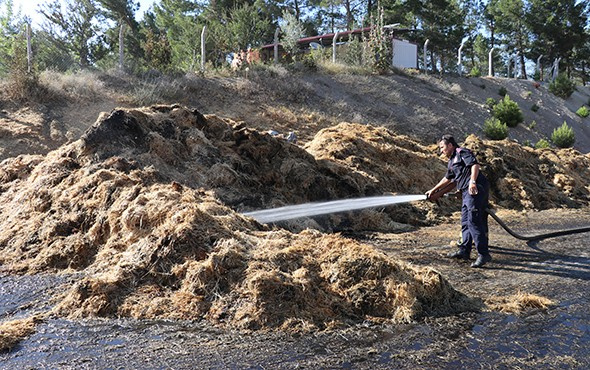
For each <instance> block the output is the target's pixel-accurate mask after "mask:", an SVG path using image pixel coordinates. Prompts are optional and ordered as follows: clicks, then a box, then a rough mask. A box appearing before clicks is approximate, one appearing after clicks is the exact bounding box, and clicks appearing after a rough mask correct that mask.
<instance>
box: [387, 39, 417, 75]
mask: <svg viewBox="0 0 590 370" xmlns="http://www.w3.org/2000/svg"><path fill="white" fill-rule="evenodd" d="M391 63H392V65H393V66H394V67H397V68H418V45H416V44H414V43H411V42H409V41H406V40H398V39H393V58H392V62H391Z"/></svg>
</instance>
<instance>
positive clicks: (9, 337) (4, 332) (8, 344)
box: [0, 317, 38, 352]
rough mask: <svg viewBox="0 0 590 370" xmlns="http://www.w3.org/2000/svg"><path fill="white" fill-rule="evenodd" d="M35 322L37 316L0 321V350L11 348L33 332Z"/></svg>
mask: <svg viewBox="0 0 590 370" xmlns="http://www.w3.org/2000/svg"><path fill="white" fill-rule="evenodd" d="M37 322H38V319H37V318H35V317H29V318H26V319H20V320H13V321H6V322H3V323H0V352H3V351H9V350H11V349H12V348H14V346H16V345H17V344H18V343H19V342H20V341H22V340H23V339H25V338H27V337H28V336H29V335H31V334H33V333H34V332H35V325H36V324H37Z"/></svg>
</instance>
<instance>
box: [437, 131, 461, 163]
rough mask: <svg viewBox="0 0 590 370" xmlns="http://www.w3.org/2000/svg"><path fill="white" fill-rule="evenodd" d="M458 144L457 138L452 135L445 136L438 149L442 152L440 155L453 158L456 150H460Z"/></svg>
mask: <svg viewBox="0 0 590 370" xmlns="http://www.w3.org/2000/svg"><path fill="white" fill-rule="evenodd" d="M458 147H459V145H457V142H456V141H455V138H454V137H452V136H451V135H443V137H442V139H440V141H439V142H438V149H439V150H440V154H444V155H445V157H447V158H451V156H452V155H453V152H454V151H455V149H456V148H458Z"/></svg>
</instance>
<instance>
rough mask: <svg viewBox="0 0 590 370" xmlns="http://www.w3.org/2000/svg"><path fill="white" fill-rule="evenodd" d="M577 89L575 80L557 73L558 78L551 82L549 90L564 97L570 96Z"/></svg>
mask: <svg viewBox="0 0 590 370" xmlns="http://www.w3.org/2000/svg"><path fill="white" fill-rule="evenodd" d="M575 89H576V85H575V84H574V82H573V81H571V80H570V79H569V78H567V77H566V76H565V75H564V74H560V75H557V78H556V79H555V80H553V82H551V83H550V84H549V91H551V92H552V93H553V94H554V95H557V96H559V97H560V98H563V99H567V98H569V97H570V96H571V95H572V94H573V93H574V90H575Z"/></svg>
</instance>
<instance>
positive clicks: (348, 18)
mask: <svg viewBox="0 0 590 370" xmlns="http://www.w3.org/2000/svg"><path fill="white" fill-rule="evenodd" d="M344 7H345V9H346V30H347V31H350V30H352V23H353V22H354V18H353V17H352V11H351V9H350V0H345V1H344Z"/></svg>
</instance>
